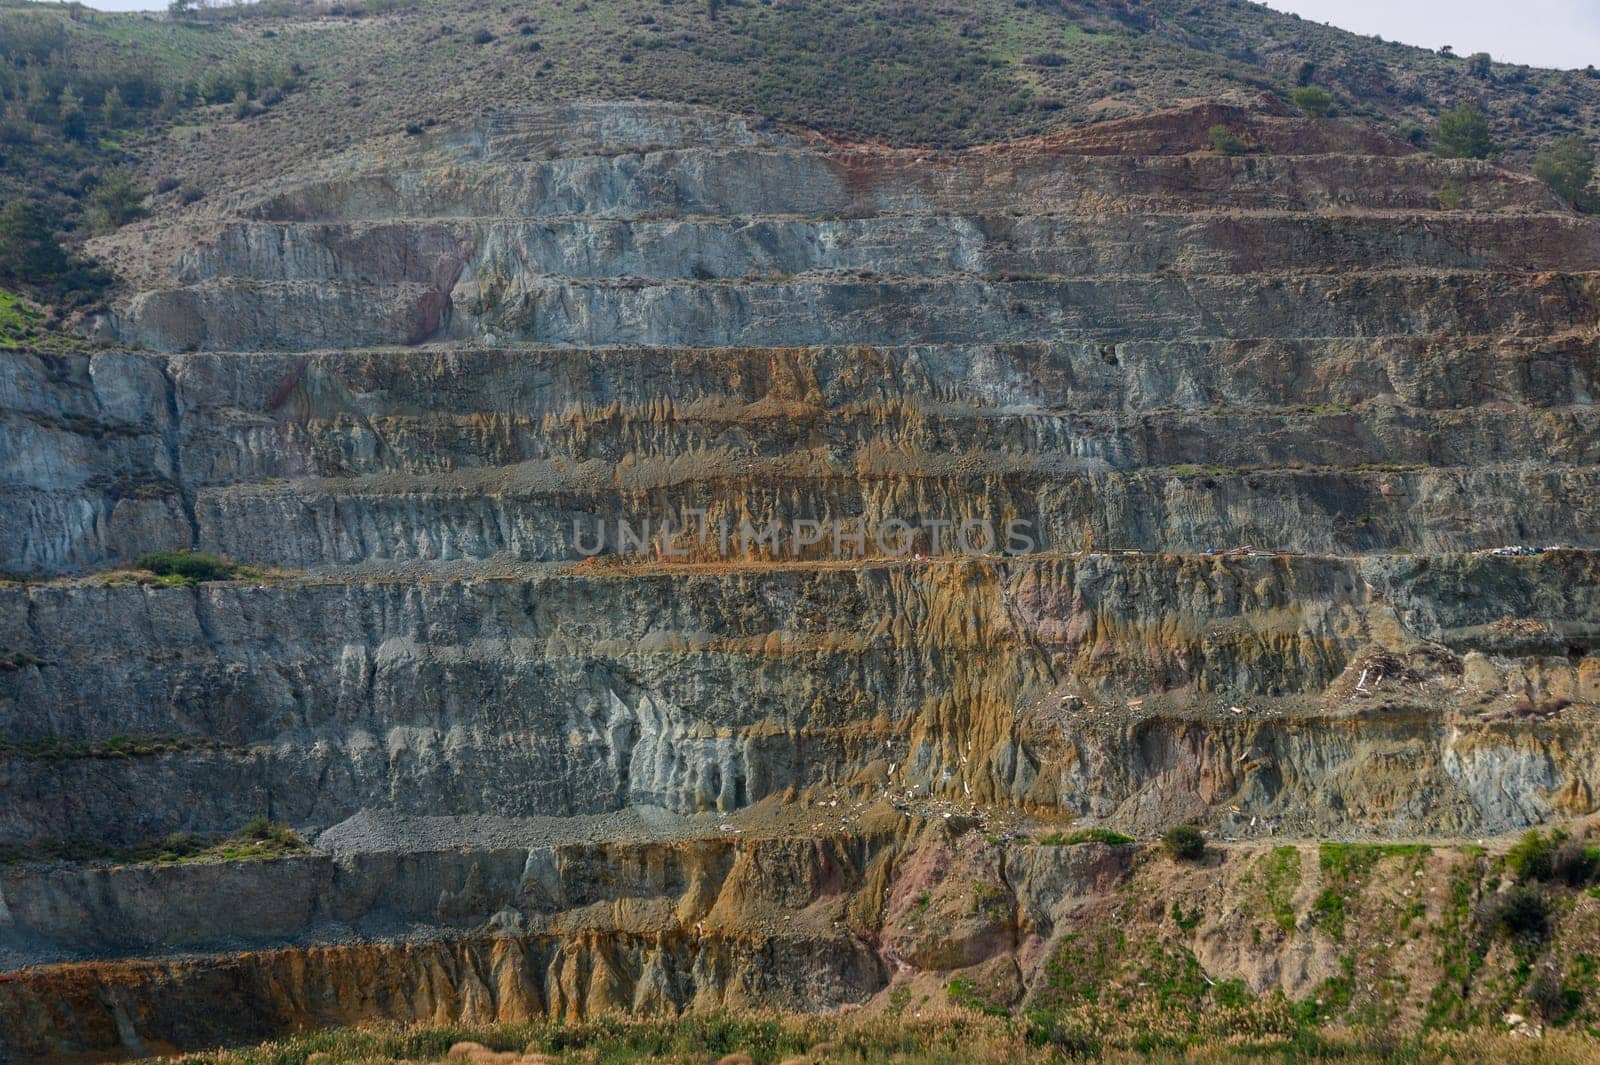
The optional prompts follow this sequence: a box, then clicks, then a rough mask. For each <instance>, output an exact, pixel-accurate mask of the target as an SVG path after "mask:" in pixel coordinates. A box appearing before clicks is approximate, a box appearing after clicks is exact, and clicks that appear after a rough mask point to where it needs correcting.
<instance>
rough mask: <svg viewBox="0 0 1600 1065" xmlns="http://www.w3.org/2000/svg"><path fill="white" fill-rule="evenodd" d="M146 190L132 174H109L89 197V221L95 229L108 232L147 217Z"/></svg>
mask: <svg viewBox="0 0 1600 1065" xmlns="http://www.w3.org/2000/svg"><path fill="white" fill-rule="evenodd" d="M145 195H146V193H145V188H144V186H143V185H141V184H140V183H139V179H138V178H136V177H135V176H134V174H133V172H132V171H131V170H128V169H126V168H124V167H120V166H119V167H116V168H115V169H113V170H108V171H106V173H105V175H104V176H103V177H101V178H100V180H99V181H98V182H96V184H95V186H94V191H93V192H92V193H90V195H89V218H90V221H91V222H92V224H93V225H94V228H95V229H97V230H99V231H101V232H107V231H109V230H113V229H116V228H117V227H118V226H124V225H127V224H128V223H129V222H132V221H133V220H135V219H137V218H143V217H144V215H145V210H144V198H145Z"/></svg>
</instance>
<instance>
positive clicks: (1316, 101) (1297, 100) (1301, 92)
mask: <svg viewBox="0 0 1600 1065" xmlns="http://www.w3.org/2000/svg"><path fill="white" fill-rule="evenodd" d="M1290 98H1291V99H1293V100H1294V105H1295V106H1296V107H1298V108H1299V109H1300V110H1302V111H1304V112H1305V113H1306V114H1308V115H1310V116H1311V117H1312V118H1327V117H1328V116H1329V115H1331V114H1332V113H1333V97H1332V96H1331V95H1330V94H1329V93H1328V92H1327V91H1326V90H1323V89H1319V88H1317V87H1316V86H1315V85H1306V86H1303V87H1301V88H1298V89H1296V90H1295V91H1294V92H1292V93H1290Z"/></svg>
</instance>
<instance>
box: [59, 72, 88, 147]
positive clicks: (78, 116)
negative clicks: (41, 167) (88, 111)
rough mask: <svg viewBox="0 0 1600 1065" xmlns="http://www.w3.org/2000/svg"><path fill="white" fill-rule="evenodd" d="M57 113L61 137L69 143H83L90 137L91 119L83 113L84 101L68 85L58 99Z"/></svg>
mask: <svg viewBox="0 0 1600 1065" xmlns="http://www.w3.org/2000/svg"><path fill="white" fill-rule="evenodd" d="M56 113H57V115H58V116H59V120H60V122H61V135H62V136H63V137H65V138H67V140H69V141H81V140H83V139H84V138H85V137H87V136H88V135H89V118H88V116H87V115H85V114H84V113H83V101H82V100H79V99H78V94H77V93H75V92H73V91H72V86H70V85H68V86H67V87H66V88H64V89H62V90H61V95H60V96H59V97H57V98H56Z"/></svg>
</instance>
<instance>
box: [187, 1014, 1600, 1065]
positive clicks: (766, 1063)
mask: <svg viewBox="0 0 1600 1065" xmlns="http://www.w3.org/2000/svg"><path fill="white" fill-rule="evenodd" d="M1286 1017H1287V1015H1286V1014H1285V1017H1284V1018H1283V1019H1284V1020H1286ZM1234 1020H1235V1023H1236V1030H1235V1031H1232V1032H1224V1031H1220V1030H1214V1031H1208V1032H1205V1033H1200V1032H1196V1031H1194V1030H1193V1028H1192V1026H1190V1025H1188V1024H1187V1021H1186V1019H1185V1018H1183V1017H1181V1016H1171V1017H1168V1018H1166V1019H1165V1020H1160V1019H1153V1018H1151V1017H1149V1016H1140V1015H1114V1014H1110V1013H1107V1014H1100V1015H1089V1014H1085V1015H1082V1016H1077V1017H1074V1018H1071V1019H1069V1020H1061V1019H1059V1018H1058V1019H1057V1021H1058V1022H1059V1023H1056V1024H1054V1025H1048V1024H1043V1023H1041V1022H1040V1021H1038V1020H1037V1019H1036V1020H1034V1021H1020V1020H1014V1019H1007V1018H997V1017H988V1016H983V1015H981V1014H978V1013H975V1012H972V1011H968V1010H962V1009H958V1008H953V1007H939V1008H937V1009H930V1010H923V1011H920V1012H917V1013H901V1014H895V1013H878V1012H859V1013H853V1014H847V1015H832V1016H811V1015H798V1014H781V1013H745V1014H737V1015H735V1014H712V1015H704V1016H693V1017H685V1018H680V1019H676V1020H648V1019H638V1018H606V1019H599V1020H591V1021H587V1022H581V1023H571V1024H561V1023H554V1022H534V1023H528V1024H509V1025H496V1026H489V1027H481V1028H472V1027H418V1028H410V1029H403V1030H401V1029H390V1030H359V1029H341V1030H337V1031H326V1032H319V1033H315V1034H312V1035H306V1036H298V1037H295V1038H293V1039H288V1040H284V1041H282V1042H275V1043H267V1044H263V1045H261V1046H259V1047H253V1048H250V1049H241V1050H231V1051H223V1052H218V1053H213V1054H204V1055H190V1056H189V1057H187V1058H186V1059H184V1060H186V1061H191V1062H206V1063H214V1065H304V1063H305V1062H306V1061H307V1059H308V1058H313V1056H314V1060H313V1063H312V1065H344V1063H346V1062H352V1063H355V1062H359V1063H362V1065H388V1063H391V1062H412V1063H420V1062H437V1061H443V1060H447V1055H448V1054H449V1051H450V1048H451V1047H452V1046H454V1045H456V1044H458V1043H462V1042H467V1041H470V1042H473V1043H477V1044H481V1045H482V1046H483V1047H485V1048H487V1049H489V1050H498V1051H512V1052H517V1053H518V1054H521V1055H526V1056H525V1057H522V1058H521V1059H520V1060H522V1061H524V1062H531V1061H538V1060H540V1059H539V1058H538V1057H537V1055H544V1056H545V1060H548V1061H554V1062H563V1063H569V1062H570V1063H583V1065H621V1063H624V1062H639V1061H653V1062H659V1063H663V1065H711V1063H713V1062H716V1061H718V1060H720V1059H721V1058H723V1057H724V1056H727V1055H739V1054H743V1055H747V1056H748V1057H749V1058H750V1060H751V1061H753V1062H755V1063H756V1065H771V1063H777V1062H818V1063H820V1062H837V1063H839V1065H867V1063H881V1062H894V1063H898V1065H966V1063H973V1062H994V1063H1004V1065H1024V1063H1034V1062H1058V1061H1062V1060H1071V1059H1074V1058H1077V1059H1092V1060H1101V1061H1107V1062H1129V1063H1131V1062H1190V1063H1195V1065H1225V1063H1234V1062H1239V1063H1244V1062H1251V1063H1260V1062H1286V1063H1287V1062H1305V1061H1341V1062H1350V1063H1355V1065H1366V1063H1372V1065H1377V1063H1380V1062H1381V1063H1384V1065H1400V1063H1418V1065H1431V1063H1434V1062H1437V1063H1440V1065H1444V1063H1447V1062H1448V1063H1459V1065H1468V1063H1472V1062H1495V1063H1497V1065H1524V1063H1526V1065H1551V1063H1554V1065H1561V1063H1567V1062H1571V1063H1574V1065H1576V1063H1580V1062H1594V1061H1600V1042H1596V1041H1595V1040H1594V1039H1592V1038H1589V1037H1586V1036H1583V1035H1578V1034H1570V1033H1553V1034H1547V1035H1545V1036H1544V1037H1543V1038H1538V1039H1535V1038H1529V1037H1527V1036H1521V1035H1509V1034H1501V1033H1498V1032H1496V1033H1490V1032H1470V1033H1449V1034H1439V1035H1433V1036H1428V1037H1418V1038H1405V1037H1401V1036H1398V1035H1396V1034H1394V1033H1393V1032H1391V1031H1342V1032H1321V1031H1313V1030H1307V1029H1301V1028H1296V1027H1294V1026H1293V1025H1292V1023H1286V1024H1285V1025H1283V1026H1282V1027H1283V1030H1273V1027H1274V1022H1273V1021H1272V1019H1271V1018H1268V1017H1265V1016H1262V1015H1261V1013H1260V1011H1251V1010H1247V1011H1240V1012H1239V1013H1238V1015H1237V1016H1236V1017H1235V1018H1234ZM819 1048H822V1050H821V1052H819ZM458 1056H459V1054H458ZM463 1060H464V1059H463ZM505 1060H507V1061H508V1062H509V1061H512V1060H514V1059H512V1058H509V1057H508V1058H506V1059H505Z"/></svg>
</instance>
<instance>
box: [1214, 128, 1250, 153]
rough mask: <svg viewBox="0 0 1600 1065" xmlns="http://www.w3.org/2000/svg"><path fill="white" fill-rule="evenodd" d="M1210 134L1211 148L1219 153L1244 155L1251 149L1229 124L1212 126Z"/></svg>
mask: <svg viewBox="0 0 1600 1065" xmlns="http://www.w3.org/2000/svg"><path fill="white" fill-rule="evenodd" d="M1209 136H1210V138H1211V150H1212V151H1214V152H1216V153H1217V154H1218V155H1243V154H1244V153H1245V152H1247V151H1249V148H1248V146H1247V145H1246V144H1245V143H1244V141H1242V140H1240V139H1239V136H1238V134H1236V133H1234V132H1233V130H1231V129H1229V128H1228V127H1227V126H1222V125H1217V126H1212V127H1211V132H1210V134H1209Z"/></svg>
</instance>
